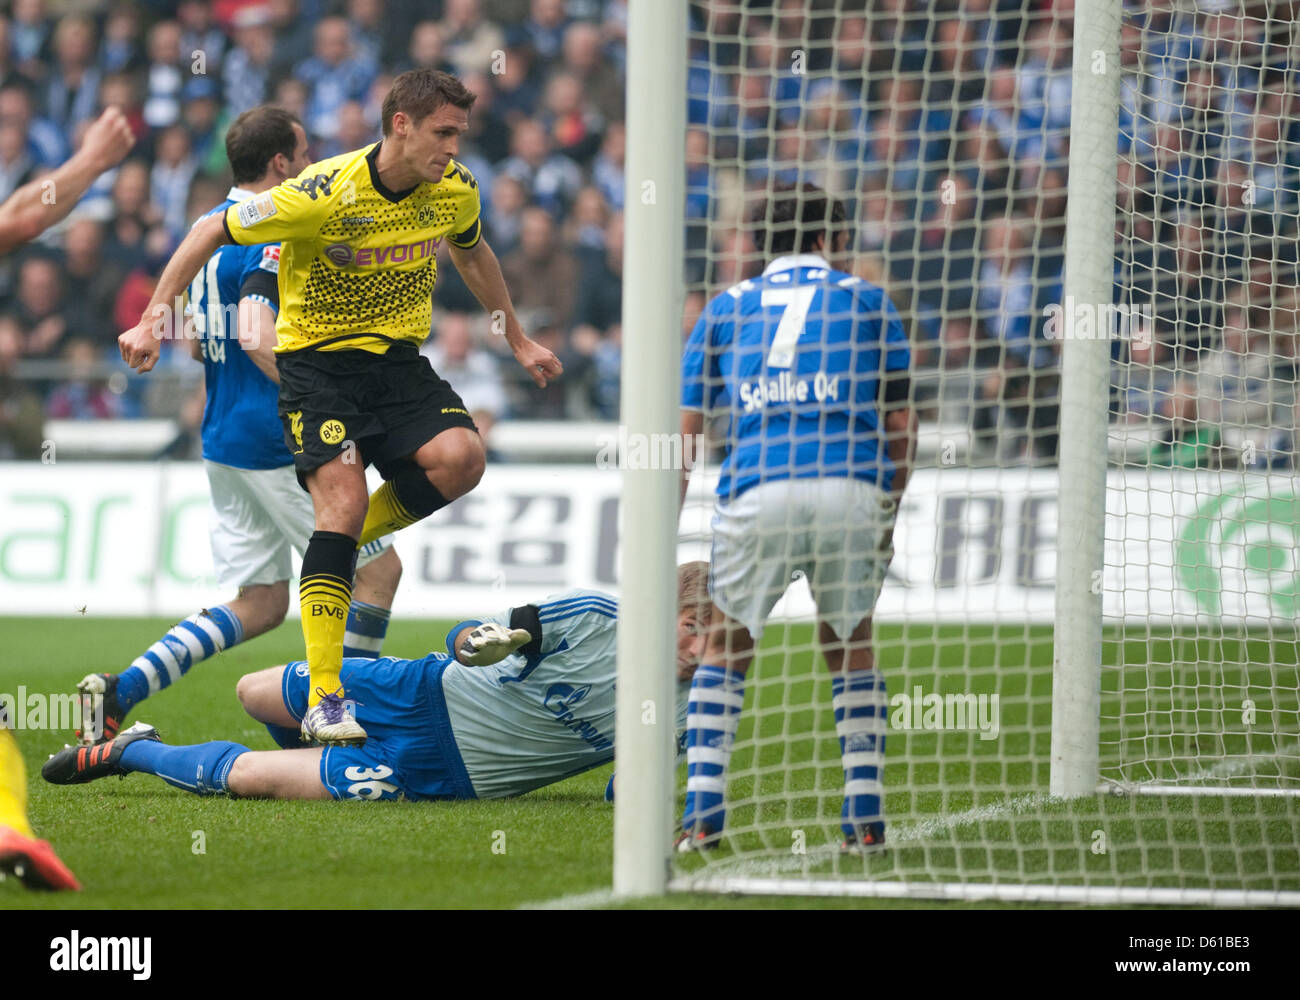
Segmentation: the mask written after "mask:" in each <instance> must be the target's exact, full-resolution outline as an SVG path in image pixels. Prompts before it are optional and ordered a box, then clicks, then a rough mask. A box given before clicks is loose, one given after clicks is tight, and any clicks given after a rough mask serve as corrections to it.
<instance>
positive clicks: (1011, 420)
mask: <svg viewBox="0 0 1300 1000" xmlns="http://www.w3.org/2000/svg"><path fill="white" fill-rule="evenodd" d="M1023 223H1024V220H1022V219H1019V218H1010V219H995V220H992V221H990V222H989V223H988V224H987V225H986V227H985V230H984V246H983V260H982V262H981V264H980V267H979V275H978V292H977V306H978V316H979V321H980V324H981V326H982V331H981V336H982V339H983V340H984V341H985V342H986V343H987V344H988V345H989V347H990V350H989V351H988V352H987V353H989V354H993V355H995V356H996V364H997V368H996V369H995V370H994V371H991V372H989V373H988V374H987V375H986V376H985V378H984V380H983V383H982V385H981V386H980V390H979V403H980V405H978V406H977V407H976V409H975V425H974V430H975V433H976V439H977V441H980V442H981V443H983V444H985V445H992V444H995V443H996V436H997V434H998V432H999V431H1001V432H1002V443H1003V445H1004V446H1005V448H1004V452H1003V456H1002V457H1003V458H1008V459H1014V458H1015V457H1017V456H1019V455H1022V454H1023V453H1024V452H1025V450H1026V445H1027V444H1028V442H1027V441H1026V439H1025V437H1024V435H1025V433H1026V432H1027V431H1028V429H1029V419H1030V409H1031V407H1032V405H1033V401H1034V396H1035V392H1034V389H1035V385H1036V381H1037V380H1036V378H1035V375H1036V373H1037V372H1038V371H1039V370H1040V369H1043V368H1045V367H1047V366H1049V365H1050V364H1052V361H1053V351H1052V349H1051V346H1050V344H1048V343H1046V342H1044V341H1042V340H1041V339H1040V338H1039V337H1038V331H1037V330H1036V329H1035V322H1036V319H1037V317H1036V315H1035V313H1034V298H1035V296H1034V281H1033V265H1032V264H1031V262H1030V258H1029V254H1028V253H1027V252H1026V251H1027V247H1026V241H1025V234H1024V229H1023ZM1034 416H1035V418H1037V417H1038V414H1034Z"/></svg>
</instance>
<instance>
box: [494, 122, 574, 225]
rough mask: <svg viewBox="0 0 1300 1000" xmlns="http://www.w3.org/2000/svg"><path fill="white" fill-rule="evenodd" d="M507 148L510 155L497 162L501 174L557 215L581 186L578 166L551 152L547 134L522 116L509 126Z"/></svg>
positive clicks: (535, 123)
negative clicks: (499, 165) (518, 184)
mask: <svg viewBox="0 0 1300 1000" xmlns="http://www.w3.org/2000/svg"><path fill="white" fill-rule="evenodd" d="M510 150H511V156H510V158H509V159H507V160H506V161H505V162H504V163H502V164H501V169H500V173H501V175H502V176H506V177H513V178H514V179H515V180H517V181H519V183H520V184H522V185H523V186H524V190H525V191H527V192H528V196H529V199H530V200H531V201H533V202H536V203H537V204H538V205H540V206H541V207H542V208H544V209H546V210H547V211H548V212H550V213H551V215H553V216H555V217H556V218H559V217H560V216H561V215H562V214H564V212H565V211H566V210H567V209H568V207H569V205H570V204H572V202H573V199H574V198H575V197H576V196H577V194H578V190H579V188H581V187H582V171H581V170H579V169H578V165H577V164H576V163H574V162H573V161H572V160H570V159H569V158H568V157H567V156H561V155H560V154H559V153H555V152H552V150H551V140H550V136H548V135H547V133H546V129H545V127H544V126H543V125H542V123H541V122H539V121H536V120H535V119H523V120H521V121H520V122H518V123H517V124H516V125H515V126H514V127H513V129H512V130H511V137H510Z"/></svg>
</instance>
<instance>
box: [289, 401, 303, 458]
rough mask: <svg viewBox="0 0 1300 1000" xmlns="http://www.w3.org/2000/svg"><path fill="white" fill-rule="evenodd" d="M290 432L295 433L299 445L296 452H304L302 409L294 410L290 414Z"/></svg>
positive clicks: (299, 453)
mask: <svg viewBox="0 0 1300 1000" xmlns="http://www.w3.org/2000/svg"><path fill="white" fill-rule="evenodd" d="M289 433H290V434H292V435H293V439H294V441H295V442H296V443H297V445H298V450H297V452H295V454H298V455H301V454H302V410H294V411H293V412H292V413H290V414H289Z"/></svg>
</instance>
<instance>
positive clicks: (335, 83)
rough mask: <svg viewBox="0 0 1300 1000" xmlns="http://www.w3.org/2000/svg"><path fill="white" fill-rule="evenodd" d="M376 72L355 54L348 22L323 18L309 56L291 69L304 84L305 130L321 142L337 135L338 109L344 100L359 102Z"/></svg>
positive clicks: (334, 18) (364, 95)
mask: <svg viewBox="0 0 1300 1000" xmlns="http://www.w3.org/2000/svg"><path fill="white" fill-rule="evenodd" d="M378 72H379V68H378V66H376V65H375V63H373V62H371V61H369V60H368V59H366V58H365V57H364V56H362V55H360V54H358V53H357V52H356V50H355V47H354V45H353V42H352V32H351V29H350V28H349V27H348V22H347V21H346V20H344V19H343V18H341V17H327V18H324V19H322V20H321V22H320V23H319V24H318V25H317V26H316V32H315V39H314V43H313V46H312V56H311V58H309V59H305V60H303V61H302V62H301V63H299V64H298V66H297V67H296V68H295V69H294V75H295V76H296V77H297V78H298V79H300V80H302V81H303V82H304V83H306V84H307V86H308V88H309V89H310V94H309V96H308V98H307V116H306V117H305V118H304V119H303V122H304V124H306V126H307V131H308V132H309V133H311V134H312V135H315V136H317V137H319V138H323V139H333V138H335V137H336V136H337V135H338V113H339V109H340V108H341V107H342V106H343V105H344V104H346V103H347V102H348V101H361V100H364V99H365V97H366V94H367V92H368V91H369V89H370V84H371V82H372V81H373V80H374V78H375V76H376V74H377V73H378Z"/></svg>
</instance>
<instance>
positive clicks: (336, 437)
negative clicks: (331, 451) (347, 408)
mask: <svg viewBox="0 0 1300 1000" xmlns="http://www.w3.org/2000/svg"><path fill="white" fill-rule="evenodd" d="M346 434H347V429H346V428H345V427H344V426H343V422H342V421H340V420H326V421H325V423H323V424H321V425H320V439H321V440H322V441H324V442H325V443H326V444H338V443H339V442H340V441H342V440H343V438H344V436H345V435H346Z"/></svg>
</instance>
